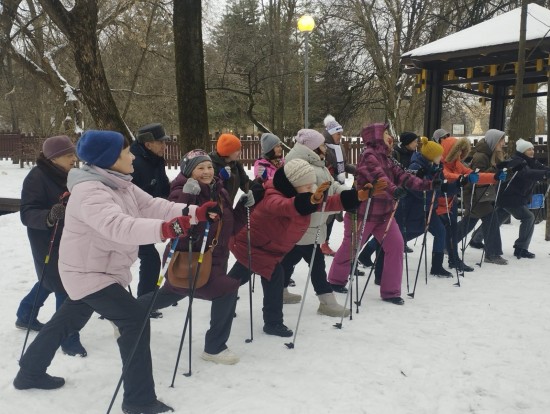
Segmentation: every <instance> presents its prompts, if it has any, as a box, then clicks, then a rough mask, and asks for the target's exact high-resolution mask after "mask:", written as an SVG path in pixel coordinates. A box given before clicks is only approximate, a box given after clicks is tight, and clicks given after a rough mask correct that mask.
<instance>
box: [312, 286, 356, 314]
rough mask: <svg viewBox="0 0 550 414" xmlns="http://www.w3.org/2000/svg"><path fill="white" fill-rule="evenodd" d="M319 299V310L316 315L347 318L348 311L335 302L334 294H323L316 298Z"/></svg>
mask: <svg viewBox="0 0 550 414" xmlns="http://www.w3.org/2000/svg"><path fill="white" fill-rule="evenodd" d="M317 297H318V298H319V302H320V303H319V308H318V309H317V313H318V314H319V315H327V316H334V317H339V316H342V315H344V318H345V317H347V316H349V309H347V308H344V307H343V306H342V305H340V304H338V302H336V297H335V296H334V292H330V293H323V294H322V295H318V296H317Z"/></svg>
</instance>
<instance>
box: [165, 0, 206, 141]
mask: <svg viewBox="0 0 550 414" xmlns="http://www.w3.org/2000/svg"><path fill="white" fill-rule="evenodd" d="M173 27H174V48H175V60H176V93H177V98H178V117H179V126H180V128H179V129H180V137H179V145H180V148H181V150H182V151H183V152H187V151H189V150H191V149H193V148H204V149H206V150H208V149H209V146H210V142H209V136H208V112H207V106H206V90H205V82H204V51H203V43H202V7H201V0H174V20H173Z"/></svg>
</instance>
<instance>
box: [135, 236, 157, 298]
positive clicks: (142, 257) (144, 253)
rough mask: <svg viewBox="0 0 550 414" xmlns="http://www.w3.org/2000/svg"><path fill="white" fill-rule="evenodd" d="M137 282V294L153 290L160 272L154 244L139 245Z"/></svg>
mask: <svg viewBox="0 0 550 414" xmlns="http://www.w3.org/2000/svg"><path fill="white" fill-rule="evenodd" d="M138 257H139V283H138V288H137V295H138V296H141V295H145V294H146V293H149V292H152V291H153V290H155V286H156V284H157V280H158V277H159V273H160V255H159V252H158V250H157V249H156V247H155V245H154V244H144V245H142V246H139V251H138Z"/></svg>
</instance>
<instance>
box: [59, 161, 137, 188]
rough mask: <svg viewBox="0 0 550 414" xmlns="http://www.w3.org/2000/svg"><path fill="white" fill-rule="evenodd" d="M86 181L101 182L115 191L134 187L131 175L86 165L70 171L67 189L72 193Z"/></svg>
mask: <svg viewBox="0 0 550 414" xmlns="http://www.w3.org/2000/svg"><path fill="white" fill-rule="evenodd" d="M86 181H99V182H101V183H103V184H105V185H106V186H107V187H110V188H112V189H114V190H116V189H117V188H127V187H130V186H131V185H133V184H132V176H131V175H130V174H121V173H119V172H116V171H112V170H104V169H103V168H99V167H97V166H95V165H88V164H84V165H82V167H80V168H73V169H72V170H70V171H69V175H68V177H67V188H68V190H69V191H72V190H73V187H74V186H75V185H77V184H80V183H84V182H86Z"/></svg>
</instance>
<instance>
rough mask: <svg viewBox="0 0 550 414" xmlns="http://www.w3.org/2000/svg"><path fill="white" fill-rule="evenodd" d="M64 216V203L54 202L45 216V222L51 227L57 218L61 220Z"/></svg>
mask: <svg viewBox="0 0 550 414" xmlns="http://www.w3.org/2000/svg"><path fill="white" fill-rule="evenodd" d="M64 218H65V205H64V204H61V203H59V204H54V205H53V206H52V208H51V209H50V212H49V213H48V217H47V218H46V221H47V224H48V226H49V227H53V225H54V224H55V222H56V221H57V220H63V219H64Z"/></svg>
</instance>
